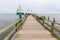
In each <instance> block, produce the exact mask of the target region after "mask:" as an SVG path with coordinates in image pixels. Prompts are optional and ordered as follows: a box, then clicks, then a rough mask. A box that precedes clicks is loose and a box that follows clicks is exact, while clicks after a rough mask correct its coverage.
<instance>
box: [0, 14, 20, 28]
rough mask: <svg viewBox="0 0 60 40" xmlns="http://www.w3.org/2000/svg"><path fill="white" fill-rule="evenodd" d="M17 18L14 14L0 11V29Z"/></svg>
mask: <svg viewBox="0 0 60 40" xmlns="http://www.w3.org/2000/svg"><path fill="white" fill-rule="evenodd" d="M18 18H19V16H18V15H16V14H13V13H11V14H8V13H0V29H2V28H4V27H6V26H7V25H9V24H10V23H12V22H14V21H15V20H17V19H18Z"/></svg>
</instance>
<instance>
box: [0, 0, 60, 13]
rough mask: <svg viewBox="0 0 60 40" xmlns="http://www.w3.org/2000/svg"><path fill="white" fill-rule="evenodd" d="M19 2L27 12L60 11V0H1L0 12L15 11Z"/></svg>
mask: <svg viewBox="0 0 60 40" xmlns="http://www.w3.org/2000/svg"><path fill="white" fill-rule="evenodd" d="M19 4H20V5H21V8H23V9H24V11H25V12H26V11H27V9H28V11H29V12H30V11H31V9H32V12H60V0H0V12H7V11H9V12H10V11H11V12H15V11H16V9H17V8H18V5H19Z"/></svg>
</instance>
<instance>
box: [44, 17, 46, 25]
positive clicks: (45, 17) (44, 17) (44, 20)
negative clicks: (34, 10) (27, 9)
mask: <svg viewBox="0 0 60 40" xmlns="http://www.w3.org/2000/svg"><path fill="white" fill-rule="evenodd" d="M45 19H46V17H45V16H44V18H43V25H44V21H45Z"/></svg>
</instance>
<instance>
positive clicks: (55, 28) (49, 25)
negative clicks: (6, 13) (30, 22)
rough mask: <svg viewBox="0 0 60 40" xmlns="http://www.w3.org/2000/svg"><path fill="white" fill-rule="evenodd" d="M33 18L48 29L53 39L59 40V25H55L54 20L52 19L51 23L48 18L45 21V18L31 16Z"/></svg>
mask: <svg viewBox="0 0 60 40" xmlns="http://www.w3.org/2000/svg"><path fill="white" fill-rule="evenodd" d="M33 17H35V19H36V20H37V21H38V22H39V23H41V24H42V25H43V26H44V27H45V28H46V29H48V30H49V31H50V32H51V33H52V35H53V36H54V37H56V38H57V39H58V40H60V24H59V23H56V21H55V18H53V21H50V19H49V17H48V18H47V19H46V17H45V16H40V17H39V16H38V15H36V14H33Z"/></svg>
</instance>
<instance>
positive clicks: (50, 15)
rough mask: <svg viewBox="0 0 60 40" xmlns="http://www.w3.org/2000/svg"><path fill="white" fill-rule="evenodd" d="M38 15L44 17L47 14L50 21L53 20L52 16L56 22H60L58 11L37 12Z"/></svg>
mask: <svg viewBox="0 0 60 40" xmlns="http://www.w3.org/2000/svg"><path fill="white" fill-rule="evenodd" d="M38 15H39V16H46V18H47V17H48V16H49V18H50V20H51V21H52V20H53V18H55V20H56V21H57V22H60V13H39V14H38Z"/></svg>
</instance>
